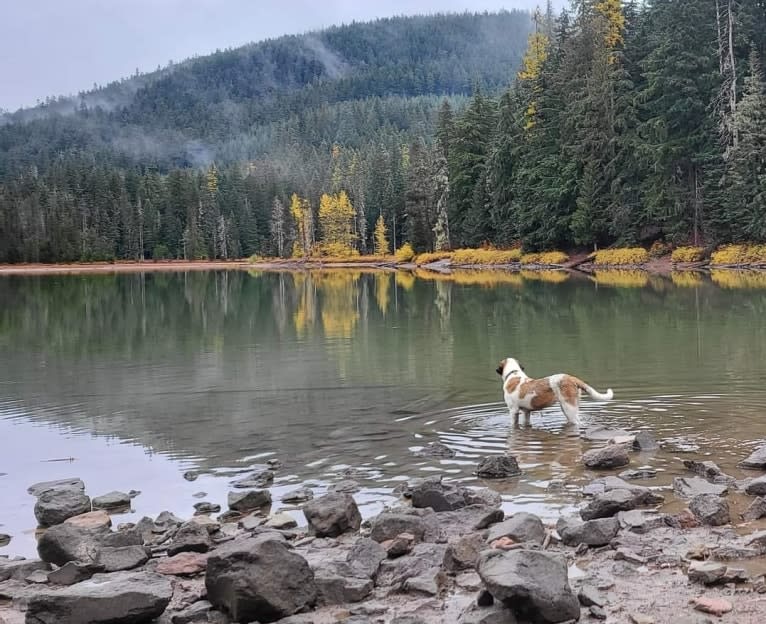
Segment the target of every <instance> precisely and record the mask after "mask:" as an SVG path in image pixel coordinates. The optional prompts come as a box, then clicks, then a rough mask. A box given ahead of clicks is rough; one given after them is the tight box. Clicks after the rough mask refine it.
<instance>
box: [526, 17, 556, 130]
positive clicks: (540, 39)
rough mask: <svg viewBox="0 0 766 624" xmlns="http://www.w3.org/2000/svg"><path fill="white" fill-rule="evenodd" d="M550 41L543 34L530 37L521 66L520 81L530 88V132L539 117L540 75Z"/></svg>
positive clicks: (527, 122)
mask: <svg viewBox="0 0 766 624" xmlns="http://www.w3.org/2000/svg"><path fill="white" fill-rule="evenodd" d="M549 43H550V40H549V39H548V37H547V36H546V35H545V34H544V33H541V32H538V31H535V32H533V33H532V34H531V35H529V40H528V43H527V51H526V53H525V54H524V60H523V61H522V64H521V67H522V68H521V71H520V72H519V76H518V78H519V80H520V81H521V82H522V83H523V84H526V85H527V86H528V89H529V92H530V96H529V103H528V104H527V110H526V113H525V117H526V123H525V128H526V129H527V130H529V129H530V128H532V127H534V125H535V117H536V116H537V98H536V96H537V94H539V93H540V91H541V86H540V74H541V73H542V70H543V65H544V63H545V61H546V60H547V58H548V46H549Z"/></svg>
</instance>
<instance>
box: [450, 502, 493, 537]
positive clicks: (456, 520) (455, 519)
mask: <svg viewBox="0 0 766 624" xmlns="http://www.w3.org/2000/svg"><path fill="white" fill-rule="evenodd" d="M436 516H437V517H438V520H439V524H440V526H441V528H442V529H443V531H444V533H445V534H446V535H447V537H450V536H453V535H462V534H463V533H465V532H466V531H481V530H483V529H486V528H487V527H490V526H492V525H493V524H497V523H498V522H502V521H503V520H504V519H505V513H503V510H502V509H497V508H494V507H488V506H486V505H469V506H468V507H463V508H462V509H458V510H456V511H442V512H439V513H438V514H436Z"/></svg>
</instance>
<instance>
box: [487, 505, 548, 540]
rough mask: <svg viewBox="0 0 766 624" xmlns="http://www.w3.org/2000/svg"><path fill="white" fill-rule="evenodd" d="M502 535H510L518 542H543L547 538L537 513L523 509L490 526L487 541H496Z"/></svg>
mask: <svg viewBox="0 0 766 624" xmlns="http://www.w3.org/2000/svg"><path fill="white" fill-rule="evenodd" d="M501 537H510V538H511V539H513V540H514V541H515V542H518V543H524V542H531V543H533V544H542V543H543V540H544V539H545V527H544V526H543V522H542V520H540V518H538V517H537V516H536V515H534V514H531V513H527V512H525V511H521V512H519V513H515V514H513V515H512V516H511V517H510V518H509V519H508V520H504V521H503V522H500V523H499V524H496V525H494V526H493V527H492V528H490V529H489V534H488V535H487V542H494V541H495V540H497V539H500V538H501Z"/></svg>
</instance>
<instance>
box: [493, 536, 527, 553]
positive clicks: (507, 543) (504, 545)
mask: <svg viewBox="0 0 766 624" xmlns="http://www.w3.org/2000/svg"><path fill="white" fill-rule="evenodd" d="M489 547H490V548H499V549H500V550H513V549H514V548H523V547H524V544H521V543H519V542H517V541H516V540H514V539H513V538H511V537H500V538H498V539H496V540H492V541H491V542H490V543H489Z"/></svg>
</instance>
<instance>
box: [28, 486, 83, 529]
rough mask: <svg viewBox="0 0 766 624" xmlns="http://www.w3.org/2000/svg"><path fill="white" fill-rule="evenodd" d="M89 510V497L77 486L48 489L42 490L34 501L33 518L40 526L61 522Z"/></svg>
mask: <svg viewBox="0 0 766 624" xmlns="http://www.w3.org/2000/svg"><path fill="white" fill-rule="evenodd" d="M89 511H90V498H88V496H86V495H85V494H84V493H83V491H82V490H80V489H78V488H61V489H55V488H54V489H49V490H45V491H43V493H42V494H40V496H38V498H37V503H35V518H37V523H38V524H39V525H40V526H42V527H50V526H55V525H57V524H61V523H62V522H64V520H66V519H67V518H73V517H74V516H79V515H80V514H84V513H87V512H89Z"/></svg>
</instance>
